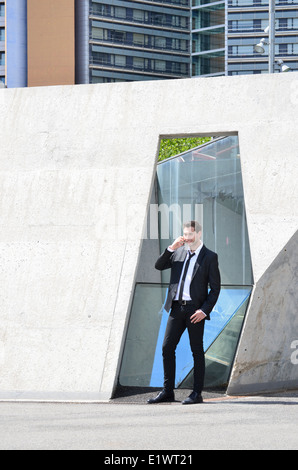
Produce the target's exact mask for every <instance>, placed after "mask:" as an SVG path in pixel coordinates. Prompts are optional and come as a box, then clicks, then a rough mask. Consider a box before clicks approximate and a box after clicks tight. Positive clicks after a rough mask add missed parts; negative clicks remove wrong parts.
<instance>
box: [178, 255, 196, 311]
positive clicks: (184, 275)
mask: <svg viewBox="0 0 298 470" xmlns="http://www.w3.org/2000/svg"><path fill="white" fill-rule="evenodd" d="M194 255H195V253H190V252H188V260H187V261H186V263H185V268H184V273H183V277H182V279H181V284H180V290H179V302H180V301H181V300H182V296H183V289H184V283H185V278H186V274H187V271H188V268H189V263H190V260H191V258H192V257H193V256H194Z"/></svg>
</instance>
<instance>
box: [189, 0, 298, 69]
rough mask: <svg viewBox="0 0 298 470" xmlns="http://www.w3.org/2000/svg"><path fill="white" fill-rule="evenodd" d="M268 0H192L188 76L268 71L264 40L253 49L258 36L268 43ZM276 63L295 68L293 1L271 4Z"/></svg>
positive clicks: (297, 36) (297, 30)
mask: <svg viewBox="0 0 298 470" xmlns="http://www.w3.org/2000/svg"><path fill="white" fill-rule="evenodd" d="M268 10H269V2H268V0H228V1H213V0H192V76H198V75H205V76H208V75H209V76H216V75H239V74H257V73H267V72H268V44H267V46H265V52H264V54H261V55H260V54H259V53H257V52H255V49H254V47H255V45H256V44H258V43H259V42H260V41H261V39H262V38H264V39H265V41H266V42H267V43H268V42H269V38H268V32H267V33H265V29H266V28H267V27H268V25H269V11H268ZM275 10H276V12H275V17H276V26H275V28H276V29H275V59H276V62H275V67H276V70H275V71H276V72H277V71H279V68H278V60H281V61H283V62H284V63H286V64H287V65H288V66H289V67H290V68H291V69H292V70H298V1H297V0H277V1H276V5H275Z"/></svg>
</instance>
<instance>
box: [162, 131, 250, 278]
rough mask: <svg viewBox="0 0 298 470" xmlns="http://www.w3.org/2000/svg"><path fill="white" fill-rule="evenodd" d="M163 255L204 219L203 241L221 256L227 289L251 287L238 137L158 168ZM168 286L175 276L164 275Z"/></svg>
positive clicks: (208, 145) (211, 145)
mask: <svg viewBox="0 0 298 470" xmlns="http://www.w3.org/2000/svg"><path fill="white" fill-rule="evenodd" d="M157 183H158V192H159V209H160V210H159V213H160V227H161V233H160V238H161V240H160V242H161V251H163V250H164V249H165V248H166V247H167V246H169V245H170V244H171V243H172V240H173V239H175V238H176V237H177V236H179V235H181V231H182V227H181V222H185V221H186V220H189V219H198V220H199V222H201V224H202V225H203V237H202V239H203V241H204V243H205V244H206V246H207V247H208V248H209V249H211V250H213V251H215V252H216V253H218V256H219V264H220V270H221V276H222V283H223V284H230V285H251V284H252V283H253V279H252V269H251V260H250V249H249V242H248V233H247V225H246V215H245V206H244V194H243V185H242V176H241V165H240V155H239V146H238V137H237V136H231V137H226V138H223V139H219V140H215V141H213V142H211V143H208V144H206V145H205V146H201V147H200V148H199V149H196V150H191V151H189V152H185V153H184V154H182V155H181V156H179V157H176V158H172V159H169V160H166V161H164V162H162V163H161V164H159V165H158V167H157ZM162 276H163V277H162V280H163V282H168V281H169V273H168V272H163V274H162Z"/></svg>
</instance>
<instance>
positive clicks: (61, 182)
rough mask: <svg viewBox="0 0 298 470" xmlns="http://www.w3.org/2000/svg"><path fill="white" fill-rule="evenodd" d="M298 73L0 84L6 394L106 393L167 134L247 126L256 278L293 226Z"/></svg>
mask: <svg viewBox="0 0 298 470" xmlns="http://www.w3.org/2000/svg"><path fill="white" fill-rule="evenodd" d="M297 83H298V79H297V74H295V73H290V74H272V75H268V76H252V77H251V76H240V77H218V78H210V79H209V78H206V79H204V78H199V79H191V80H173V81H154V82H146V83H145V82H138V83H136V82H135V83H116V84H100V85H86V86H85V85H83V86H65V87H41V88H28V89H3V90H1V92H0V109H1V113H0V194H1V197H0V207H1V212H0V224H1V231H0V266H1V268H0V285H1V292H0V391H1V396H2V398H3V397H5V396H6V398H7V397H13V398H15V397H16V396H17V395H18V396H19V397H21V396H22V397H23V398H28V397H29V398H30V396H32V397H33V396H34V397H36V396H37V395H38V394H40V396H41V397H45V396H48V397H53V396H55V397H57V396H59V394H60V396H61V397H63V398H64V399H67V397H68V398H69V399H71V397H75V396H78V395H80V396H85V398H86V399H88V398H90V396H92V397H94V396H95V397H97V398H98V399H99V398H103V397H105V398H109V397H110V396H111V394H112V391H113V389H114V385H115V383H116V380H117V374H118V368H119V361H120V359H121V354H122V346H123V339H124V337H125V330H126V325H127V319H128V314H129V311H130V302H131V294H132V292H133V288H134V280H135V275H136V269H137V264H138V258H139V251H140V245H141V240H142V229H143V224H144V221H145V218H146V211H147V206H148V201H149V200H150V194H151V188H152V183H153V178H154V174H155V162H156V156H157V152H158V144H159V138H160V137H161V136H191V135H228V134H236V133H238V134H239V140H240V152H241V163H242V173H243V183H244V192H245V202H246V210H247V218H248V229H249V237H250V247H251V254H252V263H253V271H254V278H255V282H256V283H257V282H258V281H259V280H260V279H261V277H262V276H263V274H264V273H265V272H266V270H267V269H268V267H269V266H270V265H271V263H272V262H273V261H274V259H275V258H276V257H277V256H278V255H279V253H280V252H281V250H282V249H283V247H284V246H285V245H286V244H287V243H288V241H289V240H290V238H291V237H292V236H293V234H294V233H295V232H296V230H297V226H298V212H297V211H298V203H297V202H298V201H297V199H298V186H297V184H296V182H297V164H298V161H297V153H296V133H297V119H298V113H297V107H298V94H297V91H298V87H297ZM281 97H282V105H281ZM260 128H261V130H260ZM136 229H137V232H136ZM115 232H116V235H115ZM115 238H117V243H114V242H115ZM115 260H117V262H115ZM280 292H281V296H283V295H284V293H285V290H284V286H282V285H281V291H280ZM257 314H260V315H263V313H262V312H260V313H257ZM278 314H279V312H277V311H275V312H273V314H272V315H271V312H270V315H271V317H270V320H271V321H272V324H274V323H275V321H276V318H275V316H276V315H278ZM293 335H294V336H295V339H296V337H297V339H298V332H296V324H295V325H294V328H293ZM251 340H252V342H253V343H252V345H251V346H252V350H254V346H253V344H254V342H255V341H259V339H257V338H256V337H255V336H253V337H252V338H251ZM285 341H288V338H286V340H285ZM241 348H242V346H241V343H240V349H239V352H240V351H241ZM239 358H240V356H239ZM249 360H250V361H254V362H255V361H256V358H255V357H253V356H251V357H250V359H249ZM240 362H241V361H240ZM240 365H241V364H240ZM296 370H297V366H296V369H295V374H296ZM287 374H288V370H287V368H285V369H284V377H285V378H287Z"/></svg>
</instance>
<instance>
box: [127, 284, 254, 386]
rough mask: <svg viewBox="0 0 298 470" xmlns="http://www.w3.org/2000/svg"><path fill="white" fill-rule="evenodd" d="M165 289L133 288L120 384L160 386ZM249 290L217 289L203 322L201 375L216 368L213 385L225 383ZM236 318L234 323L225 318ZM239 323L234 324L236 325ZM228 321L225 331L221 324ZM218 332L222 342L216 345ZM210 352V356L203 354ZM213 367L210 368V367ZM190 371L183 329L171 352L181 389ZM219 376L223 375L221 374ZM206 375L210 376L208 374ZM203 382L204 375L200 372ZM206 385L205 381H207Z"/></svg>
mask: <svg viewBox="0 0 298 470" xmlns="http://www.w3.org/2000/svg"><path fill="white" fill-rule="evenodd" d="M166 291H167V285H160V284H137V286H136V290H135V296H134V302H133V306H132V312H131V319H130V323H129V328H128V332H127V338H126V343H125V350H124V355H123V361H122V366H121V372H120V377H119V381H120V384H121V385H123V386H139V387H162V385H163V364H162V343H163V338H164V333H165V329H166V324H167V320H168V316H169V314H168V313H167V312H166V311H165V310H164V309H163V302H164V299H165V297H166ZM250 292H251V286H241V287H239V286H222V290H221V293H220V297H219V300H218V302H217V304H216V306H215V309H214V310H213V312H212V315H211V321H207V322H206V323H205V333H204V350H205V351H208V354H207V355H206V363H207V372H208V370H209V372H210V371H211V372H213V373H214V369H215V368H214V364H215V365H217V364H220V365H223V366H224V367H221V374H220V376H218V377H216V378H217V381H219V382H221V381H222V380H226V375H227V374H228V373H229V371H230V367H231V365H232V360H233V358H234V354H235V348H236V345H237V341H238V337H239V333H240V330H241V326H242V319H243V316H244V313H245V310H246V304H247V301H248V298H249V296H250ZM235 316H237V319H238V321H234V322H233V324H232V323H231V320H232V319H233V318H234V317H235ZM239 319H240V321H239ZM230 323H231V325H232V326H231V327H229V328H228V326H227V325H229V324H230ZM222 331H223V333H222V335H223V340H222V341H220V342H218V339H217V338H218V337H219V338H221V336H222V335H221V332H222ZM209 348H210V353H209ZM212 366H213V367H212ZM192 367H193V358H192V353H191V350H190V347H189V340H188V333H187V331H185V332H184V334H183V335H182V337H181V340H180V343H179V345H178V347H177V351H176V384H175V385H176V387H178V386H180V385H181V386H182V387H185V386H186V387H187V383H188V381H189V380H191V371H192ZM222 369H223V370H224V372H225V375H224V377H223V371H222ZM209 375H210V373H209ZM206 377H207V379H208V374H206ZM209 381H210V380H209Z"/></svg>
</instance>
